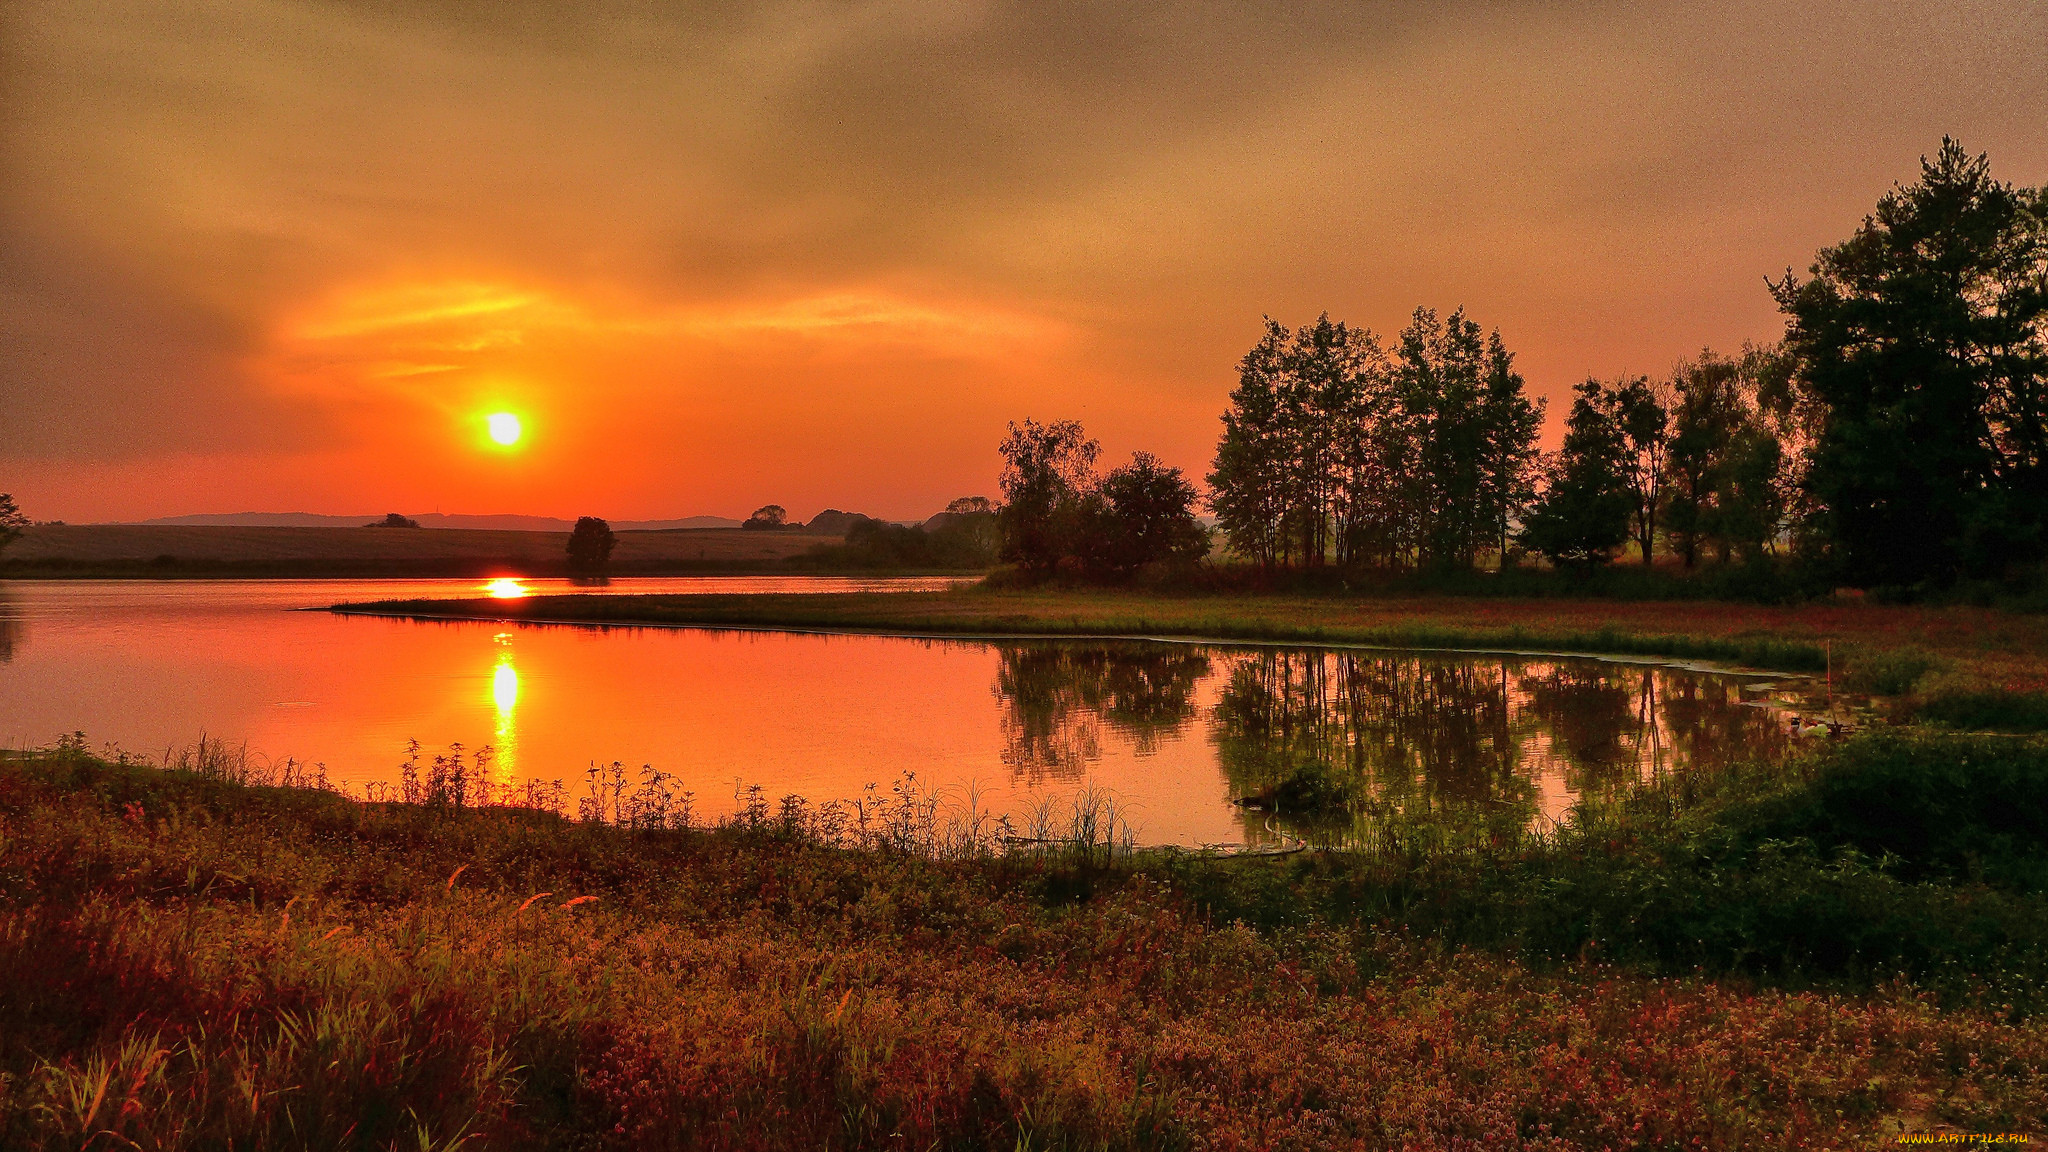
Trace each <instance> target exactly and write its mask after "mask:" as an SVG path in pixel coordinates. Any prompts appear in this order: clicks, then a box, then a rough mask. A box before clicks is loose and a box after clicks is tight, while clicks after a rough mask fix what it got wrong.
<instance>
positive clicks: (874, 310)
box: [0, 0, 2048, 515]
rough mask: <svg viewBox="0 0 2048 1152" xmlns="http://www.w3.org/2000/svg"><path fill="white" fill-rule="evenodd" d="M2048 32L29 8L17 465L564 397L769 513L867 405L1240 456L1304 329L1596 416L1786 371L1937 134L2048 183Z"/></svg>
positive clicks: (278, 7) (924, 8)
mask: <svg viewBox="0 0 2048 1152" xmlns="http://www.w3.org/2000/svg"><path fill="white" fill-rule="evenodd" d="M2043 42H2048V6H2043V5H2041V4H2038V3H2033V2H2031V0H1961V2H1956V3H1935V2H1933V0H1913V2H1906V0H1875V2H1862V0H1859V2H1853V3H1852V2H1850V0H1815V2H1806V3H1795V2H1792V0H1772V2H1768V3H1767V2H1763V0H1744V2H1738V3H1732V4H1726V5H1715V6H1711V7H1702V6H1698V5H1693V4H1682V3H1677V2H1675V0H1663V2H1653V3H1641V2H1634V3H1626V4H1623V3H1617V2H1596V3H1570V4H1567V3H1561V2H1560V3H1498V2H1485V3H1481V2H1478V0H1442V2H1437V3H1429V4H1422V3H1414V2H1406V0H1402V2H1396V0H1378V2H1365V3H1355V2H1354V3H1337V2H1329V3H1315V2H1311V3H1290V4H1279V3H1270V4H1240V5H1207V6H1191V5H1186V4H1165V3H1128V2H1124V3H1111V2H1101V3H1077V4H1064V5H1058V6H1046V5H1032V4H1005V3H983V2H965V0H962V2H949V3H937V2H930V3H913V2H908V0H844V2H837V3H820V2H809V0H772V2H761V3H745V4H733V5H673V6H656V5H645V4H639V3H630V4H629V3H623V2H620V3H611V2H607V0H598V2H593V3H588V4H576V5H561V4H553V3H540V2H538V0H536V2H532V3H527V2H524V0H488V2H487V0H473V2H455V3H448V4H435V5H419V4H411V3H398V2H395V0H394V2H391V3H360V2H329V0H234V2H229V0H196V2H195V0H179V2H175V3H173V2H171V0H115V2H112V3H105V4H93V5H41V4H18V5H9V6H6V7H5V8H4V9H0V84H4V85H5V89H4V91H0V98H4V99H5V101H6V105H7V107H8V109H9V115H8V116H7V117H5V118H4V120H0V390H4V395H5V397H6V402H5V404H4V405H0V434H4V442H0V463H5V462H7V461H10V460H29V459H34V460H39V461H65V460H79V459H84V458H88V457H106V456H118V457H124V458H136V459H148V458H150V457H152V456H153V455H164V456H167V455H171V454H183V453H188V452H190V451H191V447H192V445H194V444H199V443H204V444H209V445H212V446H213V448H212V449H211V450H213V451H216V452H219V453H224V454H229V455H232V454H234V453H254V452H274V451H278V450H289V449H290V448H291V446H294V445H304V446H307V451H317V452H319V453H325V454H327V455H323V456H322V457H321V459H322V460H323V464H322V466H321V469H320V470H319V474H322V475H325V474H329V473H335V472H337V471H339V472H342V473H346V472H347V470H348V468H349V467H350V465H349V464H348V461H349V460H351V459H353V460H356V461H357V462H358V463H357V465H356V466H357V467H359V468H360V469H361V470H362V471H363V473H364V474H366V475H367V474H368V473H369V472H370V471H371V470H373V469H376V468H387V467H389V466H390V463H389V462H390V459H391V458H392V453H393V452H394V451H396V447H395V446H396V445H398V444H399V443H400V442H401V441H403V443H405V445H406V446H407V449H408V450H409V451H414V452H418V451H425V450H426V445H428V444H429V443H430V442H431V438H432V436H434V435H439V434H440V429H441V427H442V425H441V424H439V423H436V421H438V420H439V419H440V416H439V415H437V414H438V413H440V412H441V411H442V409H443V408H455V407H460V406H462V405H466V404H469V403H472V402H473V401H474V400H475V399H476V398H477V397H478V396H480V395H481V394H483V393H486V392H492V391H494V390H496V391H506V390H510V391H520V392H521V393H522V394H523V395H528V396H529V398H531V399H532V400H533V401H534V402H535V403H540V402H542V401H544V400H545V399H546V398H547V395H546V394H547V392H548V390H549V389H557V390H562V391H563V392H564V394H565V395H568V394H573V395H574V396H575V397H576V398H578V399H579V401H582V402H585V403H587V404H588V405H590V406H591V408H592V412H593V415H592V419H597V418H599V417H601V416H608V418H612V419H616V420H620V421H625V422H626V423H627V424H629V425H630V427H632V428H651V427H656V426H659V427H664V428H666V427H671V426H674V425H678V424H683V425H690V426H692V427H694V426H695V425H696V424H698V423H702V422H704V421H707V420H720V421H726V422H727V423H726V424H725V425H724V435H723V438H722V440H721V439H720V438H718V437H713V438H712V439H711V440H710V441H708V442H707V446H706V448H705V451H707V452H710V451H714V450H719V449H718V448H717V445H718V444H720V443H723V444H725V445H729V446H730V448H729V451H730V453H732V455H731V456H730V458H728V459H724V460H722V462H721V464H720V467H723V468H726V469H727V470H728V471H732V472H744V473H746V474H749V475H758V476H759V477H761V478H762V480H761V483H764V484H768V483H772V482H773V478H774V477H776V476H778V475H789V476H794V475H796V471H795V470H797V469H798V465H797V464H795V463H791V461H793V460H798V459H800V458H810V459H824V458H827V457H833V454H834V453H841V455H840V456H838V457H836V458H837V459H840V460H841V461H842V462H843V463H845V464H846V466H847V467H849V468H858V469H860V470H861V472H862V475H861V477H860V478H859V479H858V480H849V481H848V483H856V484H867V485H874V486H875V490H877V491H880V490H881V488H882V481H880V480H878V479H876V478H875V477H876V476H877V474H878V472H879V470H880V469H883V468H888V467H897V466H899V465H900V466H901V467H904V468H911V469H915V468H918V467H920V466H921V463H920V462H921V461H924V460H928V459H929V458H930V449H929V443H928V442H927V441H926V440H920V441H918V444H917V447H916V448H915V449H914V450H905V451H903V452H901V453H895V454H893V455H892V454H890V453H888V452H883V451H881V450H880V449H879V448H876V447H874V446H873V445H872V444H871V445H870V446H869V447H868V448H866V449H864V450H865V451H868V452H869V455H868V456H866V457H862V456H859V455H857V454H855V452H854V450H853V449H851V448H840V447H835V446H834V445H835V444H836V443H837V441H835V439H834V438H835V437H840V436H844V435H847V434H848V433H847V432H846V429H847V428H848V427H850V426H852V424H850V423H849V421H852V418H851V417H849V416H847V415H846V412H847V410H848V409H847V407H846V406H847V405H849V404H850V403H851V401H849V399H848V398H849V397H854V396H859V397H864V398H866V401H867V404H868V407H869V408H870V409H872V410H874V411H877V412H880V411H889V412H901V411H902V410H903V406H905V405H909V404H924V405H928V406H929V405H940V404H943V405H948V406H949V407H945V408H944V410H943V413H938V409H936V408H934V409H931V411H933V412H934V413H938V414H934V415H931V416H929V417H928V418H916V419H914V420H912V421H911V422H912V423H914V424H915V426H916V427H917V428H918V430H919V432H920V435H922V436H925V437H939V436H945V435H951V436H955V437H958V438H960V439H961V441H962V442H963V443H966V442H973V443H977V444H978V443H980V441H981V440H982V439H985V438H986V436H985V433H986V432H987V428H986V424H987V422H988V421H989V420H991V419H994V414H995V413H998V412H1001V411H1009V412H1012V413H1014V414H1017V415H1023V414H1026V412H1027V410H1028V411H1030V412H1031V413H1032V414H1037V415H1042V416H1055V415H1080V416H1084V417H1086V418H1089V419H1091V420H1093V421H1096V422H1097V423H1098V425H1099V428H1098V431H1099V432H1100V433H1101V434H1102V435H1104V436H1105V438H1106V439H1108V440H1110V441H1112V442H1127V443H1132V444H1137V443H1144V444H1147V445H1149V446H1151V447H1153V448H1154V450H1155V451H1159V452H1161V454H1163V455H1165V456H1166V457H1167V458H1168V459H1169V460H1171V461H1173V462H1175V463H1179V464H1182V465H1184V466H1187V467H1189V468H1190V469H1191V470H1193V469H1199V468H1200V467H1201V465H1202V464H1203V463H1204V462H1205V460H1206V455H1207V452H1208V450H1209V447H1210V444H1211V441H1212V437H1213V434H1214V415H1215V412H1216V411H1217V410H1218V409H1219V408H1220V405H1221V401H1222V395H1223V392H1224V391H1225V390H1226V389H1227V388H1228V386H1229V383H1230V369H1231V365H1232V363H1233V362H1234V361H1235V359H1236V357H1237V356H1238V355H1239V354H1241V352H1242V350H1243V348H1244V347H1245V346H1246V345H1247V344H1248V343H1249V342H1250V340H1251V339H1252V338H1253V337H1254V336H1255V335H1256V328H1257V325H1258V318H1259V316H1260V315H1261V314H1262V313H1267V312H1270V313H1273V314H1274V315H1275V316H1277V317H1279V318H1281V319H1283V320H1288V321H1290V322H1291V321H1298V320H1300V319H1304V318H1307V317H1312V316H1313V315H1314V314H1315V313H1317V312H1320V311H1322V310H1325V309H1328V310H1330V311H1332V312H1333V313H1334V314H1337V315H1340V316H1343V317H1345V318H1347V319H1350V320H1352V321H1354V322H1358V323H1364V324H1369V325H1373V326H1376V327H1380V328H1383V329H1384V328H1391V327H1396V326H1398V325H1399V323H1400V322H1401V319H1402V317H1404V316H1405V315H1406V314H1407V312H1408V311H1409V310H1410V309H1411V308H1412V307H1414V306H1415V305H1416V304H1430V305H1433V306H1437V307H1440V308H1449V307H1454V306H1456V305H1458V304H1465V305H1467V306H1469V307H1470V308H1471V310H1472V312H1473V314H1474V315H1475V316H1477V317H1478V318H1479V319H1481V320H1482V321H1483V322H1486V323H1489V324H1497V325H1499V326H1500V327H1501V328H1502V329H1503V331H1504V333H1505V334H1506V336H1507V338H1508V340H1509V342H1510V345H1511V347H1514V348H1515V349H1517V350H1518V351H1519V352H1520V353H1521V356H1522V363H1523V366H1524V368H1525V369H1526V370H1527V371H1528V372H1529V374H1530V377H1531V379H1532V381H1534V382H1535V383H1536V384H1537V385H1538V386H1539V387H1541V388H1543V389H1547V390H1551V391H1553V392H1554V391H1556V390H1557V389H1560V388H1562V387H1564V386H1565V385H1566V384H1568V383H1569V382H1570V381H1571V380H1572V379H1575V378H1577V377H1579V376H1582V375H1583V374H1585V373H1586V372H1589V371H1592V372H1603V373H1611V372H1619V371H1657V370H1659V369H1661V368H1663V367H1665V366H1667V365H1668V364H1669V363H1670V362H1671V361H1673V360H1675V359H1676V358H1677V357H1678V356H1680V355H1683V354H1686V353H1689V352H1691V351H1693V350H1696V349H1697V348H1698V347H1699V346H1700V345H1701V344H1705V343H1713V344H1720V345H1729V344H1734V343H1739V342H1740V341H1741V340H1743V339H1749V338H1768V337H1769V336H1770V335H1771V333H1772V331H1773V329H1774V326H1775V323H1776V321H1775V317H1774V315H1773V313H1772V309H1771V305H1770V302H1769V300H1768V298H1767V297H1766V295H1765V294H1764V293H1763V291H1762V287H1761V279H1760V278H1761V276H1762V275H1763V274H1764V273H1766V272H1770V271H1775V270H1777V269H1780V268H1782V267H1784V266H1785V265H1786V264H1795V265H1803V264H1804V263H1805V262H1806V261H1807V260H1808V259H1810V257H1811V254H1812V252H1813V250H1814V249H1815V248H1816V247H1818V246H1819V245H1821V244H1824V243H1828V242H1831V241H1833V240H1836V239H1839V238H1840V237H1841V236H1842V235H1844V234H1846V232H1847V231H1848V230H1849V229H1850V228H1852V227H1853V226H1854V224H1855V221H1856V220H1857V219H1858V218H1859V217H1860V215H1861V213H1862V212H1863V211H1866V210H1867V209H1868V207H1869V206H1870V205H1871V204H1872V203H1873V202H1874V201H1875V198H1876V196H1877V195H1878V194H1879V193H1880V192H1882V190H1883V189H1884V188H1885V187H1886V186H1887V185H1888V184H1889V183H1891V182H1892V181H1893V180H1897V179H1902V178H1910V177H1911V175H1912V174H1913V167H1912V164H1913V159H1914V158H1915V157H1916V156H1917V155H1919V154H1920V153H1922V152H1926V151H1928V150H1930V149H1931V148H1933V147H1934V146H1935V145H1936V144H1937V143H1938V141H1939V138H1940V136H1941V135H1942V134H1943V133H1945V132H1946V133H1955V134H1958V135H1960V136H1961V137H1962V138H1963V139H1964V141H1965V143H1966V144H1967V145H1968V146H1970V147H1972V148H1978V149H1988V150H1989V151H1990V152H1991V154H1992V157H1993V160H1994V164H1995V165H1996V167H1997V170H1998V171H1999V172H2000V174H2001V175H2003V176H2005V177H2006V178H2008V179H2016V180H2021V181H2023V182H2028V183H2040V182H2048V139H2044V138H2043V136H2042V135H2041V133H2040V131H2039V125H2038V123H2037V122H2036V121H2037V120H2038V112H2037V111H2036V110H2037V109H2039V108H2040V107H2043V106H2048V58H2044V57H2043V55H2042V54H2041V53H2040V51H2039V46H2040V44H2041V43H2043ZM731 395H746V396H756V397H768V398H771V399H770V400H766V401H763V403H761V404H759V405H755V406H753V407H751V408H750V407H748V406H746V405H735V406H730V407H728V406H725V405H726V401H725V400H724V399H723V398H724V397H727V396H731ZM942 397H943V398H944V399H943V401H942V400H941V399H940V398H942ZM663 404H666V405H668V406H669V407H667V408H663V407H662V405H663ZM1053 404H1059V405H1064V406H1066V408H1067V410H1066V411H1060V412H1055V411H1052V410H1050V406H1051V405H1053ZM770 410H772V411H773V413H774V415H773V416H772V419H771V417H770V416H769V415H766V414H764V413H767V412H768V411H770ZM828 411H829V412H831V413H833V414H834V415H833V416H832V417H831V418H830V419H827V418H825V417H823V416H819V417H818V418H817V419H816V420H815V421H811V422H807V421H809V420H810V417H808V416H807V415H806V413H824V412H828ZM421 421H425V423H424V424H422V423H421ZM749 421H756V422H757V423H748V422H749ZM945 421H954V422H955V423H952V424H946V423H945ZM854 423H857V421H854ZM861 427H862V428H863V429H864V432H865V434H866V435H867V436H869V437H870V439H871V440H878V438H886V437H888V436H892V435H894V436H899V437H900V436H904V435H906V434H905V433H903V432H901V431H892V430H891V429H890V428H889V427H885V426H881V425H877V426H874V427H872V428H869V427H867V426H865V425H862V426H861ZM592 435H596V433H594V432H593V433H592ZM380 438H381V439H380ZM408 438H409V439H408ZM641 450H642V446H640V445H638V444H636V443H628V444H624V445H622V446H619V447H617V448H616V449H615V450H614V452H613V453H612V454H613V455H618V456H630V455H632V454H633V453H635V452H638V451H641ZM742 451H744V452H747V453H756V454H757V455H750V456H747V457H746V458H744V459H742V458H741V456H740V455H738V454H739V453H741V452H742ZM975 451H976V452H977V453H979V454H980V455H981V456H986V455H987V453H986V451H985V449H983V448H977V449H975ZM350 453H355V455H353V456H351V455H350ZM223 458H226V457H225V456H224V457H223ZM862 460H867V461H868V462H869V463H868V464H866V465H865V466H863V465H862V464H861V463H860V462H861V461H862ZM959 467H961V468H964V467H966V466H965V465H964V464H963V465H960V466H959ZM707 471H710V470H709V469H702V468H700V469H699V471H698V472H697V473H694V474H696V475H702V474H704V473H705V472H707ZM308 474H309V475H312V474H313V472H312V471H310V470H309V472H308ZM78 475H80V476H83V475H84V473H83V472H80V473H78ZM358 479H360V477H358ZM346 480H347V477H345V476H344V477H342V478H339V479H337V480H336V481H335V483H336V484H337V485H339V484H342V483H344V482H346ZM422 482H423V483H424V482H425V481H424V480H423V481H422ZM479 482H481V481H479ZM580 482H581V481H579V483H580ZM692 482H693V483H694V482H695V481H692ZM593 483H595V481H593ZM621 483H628V482H627V481H621ZM631 483H642V482H641V481H632V482H631ZM681 483H682V482H681V481H678V480H674V479H673V478H672V477H671V478H664V477H662V476H658V475H653V474H650V476H649V478H648V479H646V480H645V481H644V488H643V489H634V490H632V491H630V492H625V494H624V495H623V496H622V498H626V497H628V496H629V497H630V498H632V499H648V500H652V499H655V498H656V497H655V496H654V495H652V494H653V493H656V492H663V493H666V495H664V496H662V497H661V498H663V499H674V500H686V499H690V498H693V497H692V496H691V493H690V491H689V490H685V489H683V488H679V487H677V485H680V484H681ZM889 483H890V484H891V485H894V484H895V481H893V480H892V481H890V482H889ZM664 484H666V485H669V487H668V488H663V487H662V485H664ZM930 486H931V487H932V488H934V489H935V491H944V492H946V493H947V494H948V495H952V494H957V492H951V491H950V489H951V488H953V487H955V486H960V487H962V488H963V490H964V489H965V488H967V487H976V488H986V487H987V484H986V483H985V482H980V483H978V484H967V483H966V482H965V478H964V477H963V476H962V475H961V474H960V473H959V472H958V471H956V472H955V473H954V474H953V475H952V476H950V477H949V478H941V479H934V480H932V481H930ZM75 487H76V490H77V491H81V492H84V491H88V490H90V488H91V486H89V485H87V484H86V483H85V482H84V481H83V480H81V481H79V482H78V484H77V485H76V486H75ZM891 490H892V491H896V490H899V488H897V487H892V488H891ZM174 495H175V494H167V493H163V492H139V493H136V494H134V496H133V498H132V499H131V500H129V504H132V505H133V506H134V509H135V511H136V512H137V513H141V512H146V511H156V510H169V511H178V510H185V509H181V508H158V507H156V505H155V504H152V503H151V502H152V501H154V502H156V504H161V503H162V502H164V501H167V500H170V499H172V498H173V497H174ZM315 495H317V493H312V492H310V491H309V494H308V498H309V499H311V498H313V496H315ZM855 495H857V493H856V494H848V495H847V499H849V500H851V499H853V497H854V496H855ZM93 498H94V499H95V500H104V501H105V502H106V506H107V507H112V506H113V505H114V504H115V503H117V502H118V501H116V499H115V498H114V497H112V496H100V495H95V496H94V497H93ZM901 498H904V499H908V497H907V496H906V497H901ZM145 505H149V507H144V506H145ZM124 506H125V505H124ZM660 510H661V509H654V510H653V511H660ZM46 514H54V515H61V514H63V511H62V510H61V509H60V510H57V511H53V512H49V513H46Z"/></svg>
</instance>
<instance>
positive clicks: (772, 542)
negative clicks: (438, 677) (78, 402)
mask: <svg viewBox="0 0 2048 1152" xmlns="http://www.w3.org/2000/svg"><path fill="white" fill-rule="evenodd" d="M618 541H619V543H618V549H617V551H615V552H614V553H613V554H612V563H611V568H610V570H611V572H612V573H613V574H614V575H653V574H660V573H687V572H702V571H720V572H723V571H746V570H763V569H766V570H773V571H779V570H780V569H781V563H782V561H783V560H784V559H786V558H788V557H790V556H794V555H796V554H798V553H800V552H803V551H804V550H806V549H809V548H813V547H816V546H818V545H820V544H837V543H839V538H838V537H836V536H828V535H819V534H813V533H806V532H800V531H799V532H758V531H745V530H742V529H737V528H696V529H681V530H676V531H663V532H621V533H619V534H618ZM567 543H568V535H567V534H566V533H561V532H497V531H486V530H474V529H453V528H240V527H191V526H179V525H154V524H89V525H51V526H39V527H35V528H30V529H28V530H27V531H26V532H25V533H24V534H23V536H22V538H21V539H19V540H17V541H15V542H14V544H12V545H11V546H9V547H8V549H7V551H6V552H5V553H4V554H0V576H9V577H22V576H53V577H68V576H100V575H113V576H492V575H497V576H554V575H560V574H562V573H563V572H565V571H566V569H567V556H566V547H567Z"/></svg>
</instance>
